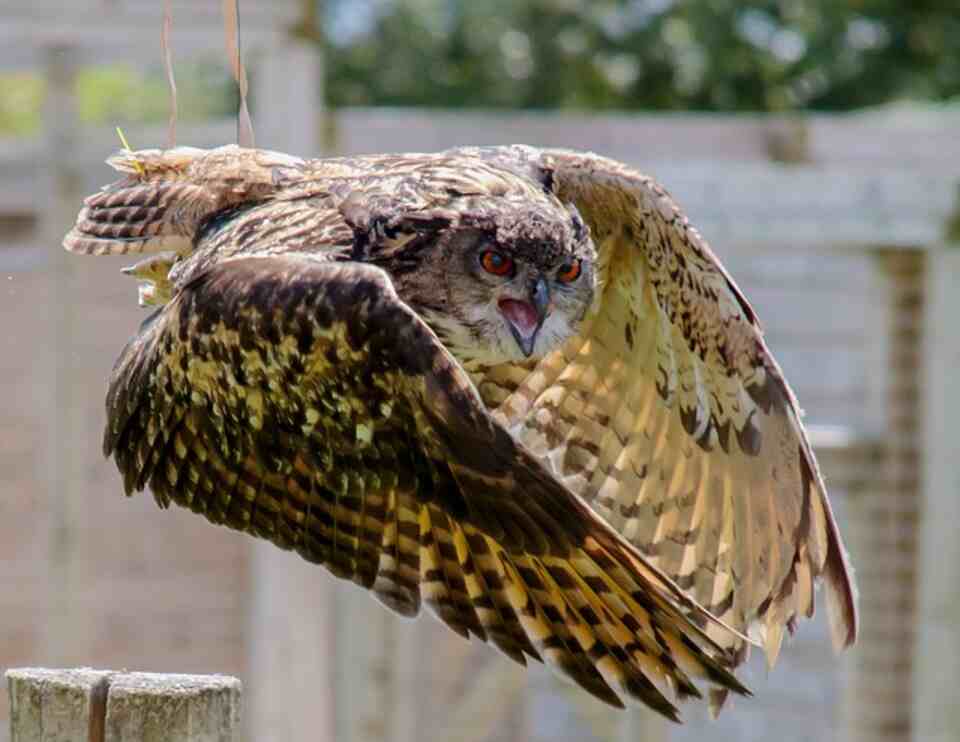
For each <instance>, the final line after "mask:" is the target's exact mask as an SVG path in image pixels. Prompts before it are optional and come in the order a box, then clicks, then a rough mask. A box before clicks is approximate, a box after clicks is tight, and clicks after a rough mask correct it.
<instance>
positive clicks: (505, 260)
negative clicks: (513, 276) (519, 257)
mask: <svg viewBox="0 0 960 742" xmlns="http://www.w3.org/2000/svg"><path fill="white" fill-rule="evenodd" d="M480 265H482V266H483V269H484V270H485V271H486V272H487V273H492V274H493V275H495V276H506V275H507V274H508V273H512V272H513V258H510V257H508V256H506V255H504V254H503V253H502V252H497V251H496V250H485V251H484V252H483V254H482V255H481V256H480Z"/></svg>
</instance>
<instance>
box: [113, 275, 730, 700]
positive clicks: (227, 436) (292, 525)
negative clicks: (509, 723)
mask: <svg viewBox="0 0 960 742" xmlns="http://www.w3.org/2000/svg"><path fill="white" fill-rule="evenodd" d="M107 416H108V425H107V431H106V435H105V440H104V449H105V451H106V452H107V454H108V455H113V457H114V458H115V460H116V462H117V465H118V467H119V468H120V471H121V472H122V473H123V477H124V482H125V486H126V489H127V491H128V492H131V491H133V490H140V489H143V488H144V487H146V486H149V487H150V488H151V490H152V491H153V494H154V496H155V498H156V499H157V501H158V502H159V503H160V504H161V505H163V506H165V505H167V504H168V503H170V502H175V503H177V504H180V505H183V506H185V507H188V508H190V509H192V510H194V511H195V512H198V513H201V514H202V515H204V516H205V517H206V518H208V519H209V520H210V521H212V522H214V523H221V524H224V525H226V526H228V527H231V528H235V529H238V530H241V531H246V532H248V533H251V534H253V535H255V536H259V537H261V538H265V539H269V540H270V541H272V542H273V543H274V544H276V545H278V546H280V547H281V548H284V549H293V550H296V551H297V552H298V553H299V554H300V555H302V556H303V557H304V558H306V559H308V560H310V561H313V562H318V563H320V564H323V565H325V566H327V567H328V568H329V569H330V570H331V571H333V572H334V573H335V574H337V575H338V576H341V577H344V578H348V579H351V580H353V581H354V582H356V583H358V584H360V585H362V586H363V587H365V588H368V589H371V590H373V591H374V593H375V594H376V595H377V596H378V597H379V598H380V599H381V600H382V601H383V602H384V603H386V604H387V605H389V606H390V607H392V608H394V609H395V610H398V611H399V612H401V613H404V614H407V615H412V614H415V613H416V612H417V611H418V609H419V605H420V602H421V599H422V600H425V601H426V602H427V604H428V605H430V606H431V607H432V608H433V610H434V611H435V613H436V614H437V615H438V616H439V617H440V618H441V619H442V620H443V621H444V622H446V623H447V624H448V625H449V626H450V627H451V628H453V629H454V630H456V631H458V632H460V633H462V634H463V635H465V636H468V635H470V634H475V635H477V636H480V637H481V638H484V639H488V640H490V641H492V642H494V643H495V644H496V645H497V646H498V647H500V648H501V649H502V650H503V651H504V652H505V653H507V654H508V655H509V656H510V657H512V658H514V659H515V660H517V661H519V662H524V661H525V659H524V658H525V656H530V657H536V658H542V659H544V660H546V661H547V662H548V663H550V664H551V665H552V666H553V667H554V668H555V669H557V670H559V671H560V672H561V673H563V674H565V675H566V676H568V677H570V678H572V679H573V680H574V681H575V682H577V683H579V684H580V685H581V686H583V687H584V688H585V689H587V690H588V691H590V692H591V693H593V694H594V695H596V696H598V697H599V698H601V699H603V700H604V701H606V702H608V703H611V704H614V705H619V704H620V703H621V701H620V698H621V697H622V698H624V699H634V700H639V701H641V702H643V703H646V704H648V705H650V706H652V707H653V708H655V709H657V710H658V711H660V712H661V713H664V714H665V715H667V716H669V717H671V718H675V709H674V707H673V705H672V703H671V702H670V701H668V700H667V699H666V697H665V696H664V691H665V690H667V689H669V690H671V691H673V692H675V693H676V695H677V696H678V697H680V698H683V697H685V696H689V695H697V690H696V687H695V686H694V685H693V684H692V682H691V678H692V677H701V678H706V679H707V680H708V681H709V682H710V683H711V684H713V685H715V686H718V687H721V688H732V689H734V690H736V691H738V692H744V689H743V688H742V686H740V685H739V684H738V683H737V681H736V680H735V679H734V678H733V677H732V676H731V675H730V674H729V673H728V672H727V670H726V669H725V668H724V666H723V664H722V660H721V659H720V658H722V656H723V653H722V651H721V650H720V648H719V647H718V646H717V645H716V644H715V643H714V642H713V641H711V640H710V639H708V638H707V637H706V635H705V634H704V633H703V632H702V631H701V630H700V629H699V628H697V627H696V626H695V625H694V623H692V622H691V621H690V620H689V619H688V618H687V615H686V614H687V613H689V612H693V613H696V612H697V608H696V607H695V606H692V605H691V604H690V601H689V599H687V598H686V597H685V596H684V595H683V594H682V593H681V592H680V591H679V590H678V589H677V588H676V587H675V586H673V585H672V584H671V583H670V582H669V581H668V580H666V579H664V578H663V577H662V576H661V575H660V574H659V573H658V572H657V571H656V570H655V569H653V568H651V567H650V565H649V564H648V563H647V562H646V561H645V560H644V558H643V557H642V556H641V555H640V554H639V553H638V552H636V551H635V550H634V549H633V548H632V547H630V546H629V545H628V544H627V543H626V542H625V541H623V540H622V539H621V538H620V537H619V536H617V535H616V533H615V532H614V531H613V530H612V529H611V528H610V527H609V526H607V525H606V524H605V523H604V522H603V521H602V520H600V519H599V518H598V517H597V516H596V515H595V514H594V513H593V512H592V511H591V510H590V508H589V507H588V506H587V505H586V504H585V503H583V502H582V501H581V500H580V499H579V498H577V497H576V496H574V495H572V494H571V493H570V492H569V491H568V490H567V489H566V488H564V487H563V486H562V485H561V484H559V483H558V482H557V480H555V479H554V478H553V476H552V475H550V474H549V473H548V472H547V471H546V470H545V469H544V468H543V467H542V465H541V464H540V463H539V462H537V461H536V460H535V459H534V458H533V457H532V456H531V455H530V454H529V453H528V452H526V451H525V450H524V449H523V448H522V447H520V446H518V445H517V444H516V443H515V442H514V440H513V439H512V438H511V437H510V435H509V434H508V433H507V432H506V431H505V430H504V429H503V428H502V427H501V426H500V425H499V424H497V423H496V422H494V421H493V420H492V418H491V417H490V416H489V415H488V413H487V412H486V410H485V409H484V407H483V404H482V402H481V401H480V399H479V397H478V396H477V393H476V391H475V390H474V388H473V387H472V385H471V383H470V381H469V378H468V377H467V375H466V374H465V372H464V371H463V370H462V369H461V368H460V367H459V366H458V365H457V363H456V362H455V360H454V359H453V358H452V357H451V356H450V354H449V353H448V352H447V351H446V350H445V349H444V348H443V346H442V345H441V344H440V343H439V341H438V340H437V338H436V336H435V335H434V334H433V333H432V332H431V330H430V329H429V328H428V327H427V326H426V325H425V324H424V323H423V322H422V321H421V320H420V319H419V318H418V317H417V316H416V315H415V314H414V313H413V312H412V311H411V310H410V309H409V308H408V307H407V306H406V305H405V304H403V303H402V302H401V301H400V300H399V299H398V297H397V295H396V293H395V292H394V290H393V287H392V285H391V283H390V281H389V279H388V278H387V276H386V274H385V273H383V272H382V271H380V270H379V269H376V268H373V267H370V266H367V265H362V264H355V263H338V264H331V263H321V262H317V261H314V260H310V259H306V258H303V257H262V258H243V259H234V260H230V261H226V262H222V263H219V264H217V265H215V266H213V267H212V268H211V269H210V270H208V271H207V272H206V273H205V274H203V275H201V276H199V277H197V278H195V279H194V280H192V281H191V282H189V283H188V284H187V285H186V286H184V287H183V288H182V290H181V291H180V292H179V293H178V294H177V295H175V296H174V298H173V299H172V301H171V302H170V303H169V304H168V305H167V306H166V307H164V308H163V309H162V310H160V311H159V312H158V313H157V314H155V315H154V316H153V317H152V318H151V319H149V320H148V321H147V322H145V323H144V326H143V328H142V329H141V331H140V333H139V334H138V335H137V337H136V338H134V340H133V341H131V343H130V344H129V345H128V346H127V348H126V349H125V350H124V352H123V354H122V355H121V357H120V359H119V361H118V363H117V365H116V368H115V370H114V373H113V377H112V379H111V382H110V390H109V394H108V398H107Z"/></svg>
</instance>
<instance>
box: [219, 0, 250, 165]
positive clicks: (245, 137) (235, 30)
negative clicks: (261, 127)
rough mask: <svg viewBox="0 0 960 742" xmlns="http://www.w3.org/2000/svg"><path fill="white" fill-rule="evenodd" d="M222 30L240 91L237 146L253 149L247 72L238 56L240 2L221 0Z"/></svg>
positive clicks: (236, 0)
mask: <svg viewBox="0 0 960 742" xmlns="http://www.w3.org/2000/svg"><path fill="white" fill-rule="evenodd" d="M223 30H224V34H225V35H226V39H227V56H228V57H229V59H230V68H231V70H232V72H233V79H234V80H236V81H237V87H238V88H239V89H240V110H239V111H238V112H237V144H239V145H240V146H241V147H253V146H255V145H254V139H253V122H252V121H251V120H250V110H249V109H248V108H247V70H246V68H245V67H244V66H243V58H242V57H241V55H240V0H223Z"/></svg>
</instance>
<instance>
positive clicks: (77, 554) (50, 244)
mask: <svg viewBox="0 0 960 742" xmlns="http://www.w3.org/2000/svg"><path fill="white" fill-rule="evenodd" d="M79 57H80V48H79V47H78V46H77V45H75V44H70V43H65V42H61V41H59V40H54V41H51V42H50V43H49V44H47V45H46V46H45V47H44V63H45V77H46V81H47V86H48V87H47V94H46V103H45V108H44V134H45V137H44V145H45V146H44V152H45V158H44V162H43V166H44V171H43V175H44V178H45V180H46V183H45V185H46V187H45V188H44V189H43V198H42V201H41V203H42V211H41V218H42V221H41V236H42V238H43V240H44V241H45V242H46V245H45V246H44V247H45V249H46V250H48V251H49V252H50V256H49V265H50V269H51V273H52V285H53V294H52V298H53V303H52V305H50V306H49V307H48V308H47V311H48V312H49V315H48V317H49V322H50V333H49V337H50V338H51V339H52V343H51V345H50V348H49V350H48V352H49V353H50V361H49V363H48V364H46V366H47V368H48V369H49V373H50V375H51V379H50V387H49V388H50V391H51V395H50V400H49V407H48V413H47V414H48V418H47V425H48V430H49V441H50V443H49V449H48V452H47V455H48V461H47V512H48V514H49V515H48V517H49V521H48V528H47V534H48V538H49V544H48V554H49V557H48V561H47V565H48V576H47V608H46V615H45V622H44V631H45V640H44V644H43V646H44V648H45V656H44V657H43V661H45V662H50V663H56V664H74V663H79V662H82V661H83V656H84V654H85V650H86V645H85V642H86V641H87V640H88V637H89V635H90V632H89V630H88V623H89V614H88V612H87V611H85V610H84V607H83V605H82V601H81V600H80V593H79V592H78V590H79V587H78V586H79V585H80V584H81V583H82V582H83V579H84V570H85V567H86V564H87V551H88V550H87V549H86V547H85V539H86V538H87V533H88V532H89V529H87V528H85V527H84V525H83V524H84V520H85V513H86V508H85V507H84V505H83V497H82V496H83V494H84V480H85V479H86V473H87V462H86V459H85V456H86V454H87V450H86V449H85V448H84V447H83V446H82V445H80V441H82V440H83V439H84V437H85V434H86V431H87V422H86V420H85V419H84V410H83V407H82V405H83V401H84V400H85V399H86V396H85V395H87V394H88V392H87V391H86V390H81V389H80V388H79V380H78V378H77V374H76V373H75V371H74V369H73V364H74V355H73V353H72V352H71V347H72V346H73V343H74V342H75V338H76V335H77V333H76V323H77V322H78V320H79V318H78V316H77V311H76V303H75V301H74V297H75V295H76V291H77V286H76V283H77V279H76V271H77V266H76V261H74V260H71V259H70V256H69V255H67V254H66V253H65V252H64V250H63V248H62V247H61V246H60V243H61V240H62V239H63V234H64V232H65V230H66V229H67V228H68V227H69V225H70V224H71V223H72V222H73V220H74V218H75V216H76V210H77V204H78V203H80V201H81V200H82V198H83V188H82V185H81V172H80V168H81V167H82V166H81V165H80V164H79V163H78V161H77V158H76V156H75V155H76V151H77V145H78V142H79V141H80V136H79V133H78V127H77V124H78V120H79V119H78V116H77V101H76V92H75V87H76V75H77V70H78V67H79ZM42 365H44V364H41V367H42Z"/></svg>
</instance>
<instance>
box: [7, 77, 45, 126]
mask: <svg viewBox="0 0 960 742" xmlns="http://www.w3.org/2000/svg"><path fill="white" fill-rule="evenodd" d="M43 87H44V86H43V80H41V79H40V78H38V77H36V76H34V75H30V74H28V73H25V72H12V73H3V74H0V136H22V135H24V134H29V133H30V132H32V131H35V130H36V129H37V128H38V127H39V125H40V106H41V104H42V103H43Z"/></svg>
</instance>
